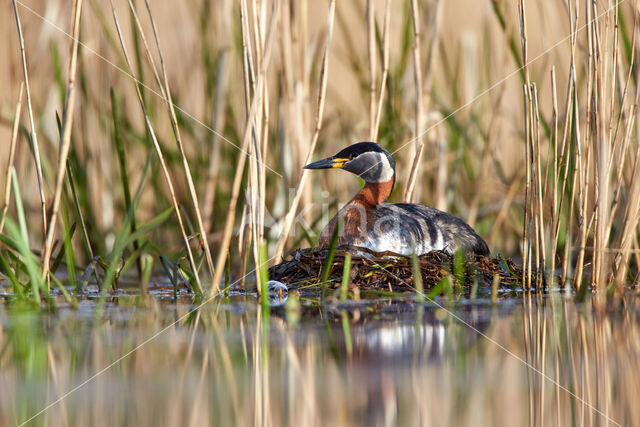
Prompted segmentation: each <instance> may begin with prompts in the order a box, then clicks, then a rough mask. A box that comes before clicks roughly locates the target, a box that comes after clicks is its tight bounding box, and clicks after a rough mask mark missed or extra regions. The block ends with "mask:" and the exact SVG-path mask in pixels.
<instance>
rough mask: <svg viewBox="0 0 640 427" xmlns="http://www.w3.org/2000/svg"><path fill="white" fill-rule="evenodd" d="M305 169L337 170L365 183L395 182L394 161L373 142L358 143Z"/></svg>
mask: <svg viewBox="0 0 640 427" xmlns="http://www.w3.org/2000/svg"><path fill="white" fill-rule="evenodd" d="M304 168H305V169H331V168H339V169H344V170H346V171H349V172H351V173H354V174H356V175H358V176H359V177H360V178H362V179H363V180H364V181H365V182H374V183H375V182H389V181H390V180H391V179H393V180H394V181H395V173H396V161H395V160H394V158H393V156H392V155H391V153H390V152H389V151H387V150H386V149H385V148H383V147H382V146H380V145H378V144H376V143H375V142H358V143H357V144H353V145H350V146H348V147H347V148H345V149H344V150H342V151H340V152H339V153H337V154H336V155H335V156H331V157H327V158H326V159H323V160H318V161H317V162H314V163H311V164H308V165H306V166H305V167H304Z"/></svg>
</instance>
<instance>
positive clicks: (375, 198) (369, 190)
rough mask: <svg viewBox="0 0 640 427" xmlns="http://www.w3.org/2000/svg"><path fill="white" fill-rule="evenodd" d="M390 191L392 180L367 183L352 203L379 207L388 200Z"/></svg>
mask: <svg viewBox="0 0 640 427" xmlns="http://www.w3.org/2000/svg"><path fill="white" fill-rule="evenodd" d="M391 190H393V178H391V179H390V180H389V181H387V182H367V183H365V185H364V187H362V190H360V191H359V192H358V194H356V196H355V197H354V198H353V200H352V202H355V203H361V204H364V205H367V206H375V205H379V204H380V203H383V202H384V201H385V200H387V199H388V198H389V196H390V195H391Z"/></svg>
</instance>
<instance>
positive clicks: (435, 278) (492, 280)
mask: <svg viewBox="0 0 640 427" xmlns="http://www.w3.org/2000/svg"><path fill="white" fill-rule="evenodd" d="M327 252H328V250H327V249H326V248H308V249H298V250H296V251H294V252H292V253H290V254H289V255H288V256H287V258H286V259H285V260H284V261H283V262H282V263H280V264H278V265H275V266H273V267H271V268H270V269H269V278H270V279H272V280H277V281H279V282H283V283H285V284H286V285H287V286H288V287H289V288H290V289H300V290H304V289H309V290H311V289H318V288H319V287H320V286H323V285H324V286H326V287H327V288H329V289H331V288H337V287H339V286H340V284H341V282H342V276H343V272H344V262H345V255H346V254H347V252H349V253H350V254H351V272H350V288H351V289H352V290H354V289H356V288H357V289H358V290H363V291H378V292H415V287H416V282H415V279H414V275H413V264H412V260H411V258H410V257H403V256H385V255H384V254H374V253H371V254H365V253H364V252H366V251H363V250H362V249H361V248H358V249H357V250H354V249H353V248H338V249H336V251H335V254H334V257H333V261H332V263H331V267H330V271H329V275H328V280H327V282H326V283H322V282H321V278H322V276H323V271H324V268H325V264H326V259H327ZM418 264H419V267H420V272H421V276H422V282H423V286H424V289H425V291H426V292H428V291H429V290H431V289H432V288H434V287H435V286H438V285H439V284H441V286H443V287H444V286H446V287H447V288H449V289H452V290H453V291H458V292H460V291H462V293H465V294H468V293H470V292H471V290H472V289H473V288H474V287H475V288H476V289H479V288H484V289H487V288H489V289H491V288H492V287H493V286H499V287H500V288H501V289H514V288H516V287H518V286H519V283H520V277H522V271H521V270H520V269H519V268H518V267H516V265H515V264H514V263H513V262H512V261H510V260H505V259H496V258H488V257H485V256H482V255H468V256H467V257H466V258H458V259H455V257H453V256H451V255H448V254H447V253H445V252H441V251H436V252H430V253H428V254H425V255H422V256H420V257H418ZM443 279H444V280H445V281H446V282H445V281H443ZM449 285H450V287H449Z"/></svg>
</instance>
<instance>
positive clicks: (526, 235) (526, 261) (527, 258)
mask: <svg viewBox="0 0 640 427" xmlns="http://www.w3.org/2000/svg"><path fill="white" fill-rule="evenodd" d="M518 17H519V22H520V43H521V49H522V64H524V65H523V71H524V76H525V82H524V85H523V101H524V106H523V108H524V131H525V132H524V135H525V137H524V138H525V140H524V143H525V149H524V152H525V189H524V221H523V231H522V282H523V284H524V287H525V289H529V288H530V286H531V237H530V230H531V219H530V218H531V216H532V215H533V211H532V206H531V201H532V197H531V126H532V122H533V119H532V116H531V114H532V113H531V110H532V108H531V95H530V89H531V85H530V80H529V68H528V66H527V64H528V59H527V48H528V46H527V18H526V9H525V3H524V0H520V1H519V2H518Z"/></svg>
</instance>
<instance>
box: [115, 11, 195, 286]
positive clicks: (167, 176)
mask: <svg viewBox="0 0 640 427" xmlns="http://www.w3.org/2000/svg"><path fill="white" fill-rule="evenodd" d="M130 5H131V4H130ZM132 12H133V14H132V15H133V16H134V18H135V20H136V21H137V17H135V11H132ZM111 13H112V15H113V20H114V24H115V26H116V32H117V33H118V39H119V41H120V46H121V48H122V52H123V54H124V58H125V62H126V64H127V68H128V71H129V74H131V75H132V76H135V74H134V71H133V67H132V66H131V61H130V59H129V53H128V51H127V47H126V45H125V43H124V38H123V36H122V31H121V29H120V23H119V21H118V15H117V13H116V9H115V6H114V4H113V0H111ZM145 43H146V41H145ZM147 52H148V49H147ZM134 78H135V77H134ZM134 87H135V89H136V95H137V97H138V102H139V103H140V108H141V109H142V113H143V114H144V119H145V125H146V128H147V131H148V132H149V135H150V137H151V141H152V143H153V147H154V149H155V151H156V155H157V156H158V160H159V162H160V167H161V168H162V173H163V175H164V178H165V181H166V182H167V187H168V190H169V195H170V197H171V204H172V205H173V210H174V211H175V213H176V217H177V219H178V225H179V227H180V233H181V236H182V240H183V242H184V245H185V250H186V251H187V258H188V259H189V266H190V267H191V270H192V271H193V273H194V277H195V279H196V282H197V283H198V286H200V287H201V284H200V277H199V275H198V273H197V272H198V269H197V266H196V263H195V260H194V258H193V253H192V251H191V246H190V244H189V237H188V235H187V231H186V229H185V225H184V221H183V219H182V214H181V213H180V207H179V205H178V200H177V197H176V193H175V189H174V186H173V181H172V180H171V175H170V174H169V169H168V168H167V164H166V162H165V160H164V154H163V153H162V148H161V147H160V144H159V143H158V140H157V138H156V134H155V131H154V130H153V126H152V125H151V120H150V119H149V115H148V113H147V107H146V105H145V103H144V99H143V97H142V92H140V86H139V84H138V80H137V79H135V82H134Z"/></svg>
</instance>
